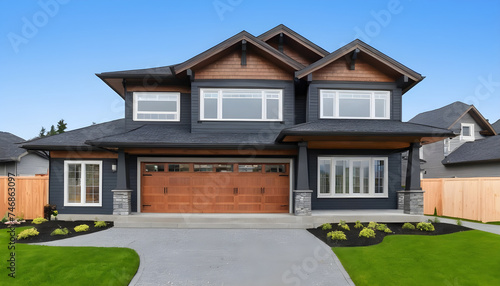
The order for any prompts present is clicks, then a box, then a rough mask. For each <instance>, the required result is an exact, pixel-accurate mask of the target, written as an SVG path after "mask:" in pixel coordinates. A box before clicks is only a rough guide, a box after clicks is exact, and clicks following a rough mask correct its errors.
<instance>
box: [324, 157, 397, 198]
mask: <svg viewBox="0 0 500 286" xmlns="http://www.w3.org/2000/svg"><path fill="white" fill-rule="evenodd" d="M328 159H330V160H331V161H330V166H331V167H330V193H326V194H321V193H320V161H321V160H328ZM367 159H369V162H370V163H369V164H370V165H369V172H370V174H369V176H368V182H369V184H370V185H369V189H368V194H363V193H359V194H354V193H351V191H352V188H353V187H352V186H353V182H352V180H349V194H336V193H335V180H334V179H332V178H334V174H335V165H336V161H343V160H348V161H349V166H350V167H349V170H350V171H351V172H350V174H349V176H351V174H352V167H351V166H352V161H356V160H367ZM375 160H381V161H384V166H385V170H384V192H383V193H381V194H377V193H375V168H374V167H373V166H374V161H375ZM317 168H318V169H317V177H318V178H317V192H316V193H317V197H318V198H329V199H339V198H388V197H389V182H388V179H389V170H388V169H389V165H388V157H346V156H321V157H318V167H317Z"/></svg>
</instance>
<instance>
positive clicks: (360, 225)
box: [354, 220, 363, 228]
mask: <svg viewBox="0 0 500 286" xmlns="http://www.w3.org/2000/svg"><path fill="white" fill-rule="evenodd" d="M354 228H363V225H362V224H361V222H360V221H359V220H357V221H356V224H355V225H354Z"/></svg>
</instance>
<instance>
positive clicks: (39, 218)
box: [32, 217, 47, 224]
mask: <svg viewBox="0 0 500 286" xmlns="http://www.w3.org/2000/svg"><path fill="white" fill-rule="evenodd" d="M46 221H47V220H46V219H44V218H43V217H37V218H35V219H34V220H33V222H32V223H33V224H42V223H44V222H46Z"/></svg>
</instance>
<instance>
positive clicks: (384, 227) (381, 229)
mask: <svg viewBox="0 0 500 286" xmlns="http://www.w3.org/2000/svg"><path fill="white" fill-rule="evenodd" d="M386 228H387V225H385V224H383V223H380V224H377V226H376V229H377V230H378V231H385V230H386Z"/></svg>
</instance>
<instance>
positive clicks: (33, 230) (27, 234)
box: [17, 227, 40, 239]
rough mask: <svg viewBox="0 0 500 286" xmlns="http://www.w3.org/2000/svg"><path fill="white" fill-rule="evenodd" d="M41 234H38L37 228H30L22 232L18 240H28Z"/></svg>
mask: <svg viewBox="0 0 500 286" xmlns="http://www.w3.org/2000/svg"><path fill="white" fill-rule="evenodd" d="M39 234H40V233H39V232H38V230H36V228H34V227H32V228H28V229H25V230H23V231H21V232H20V233H19V234H18V235H17V239H26V238H28V237H31V236H37V235H39Z"/></svg>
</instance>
